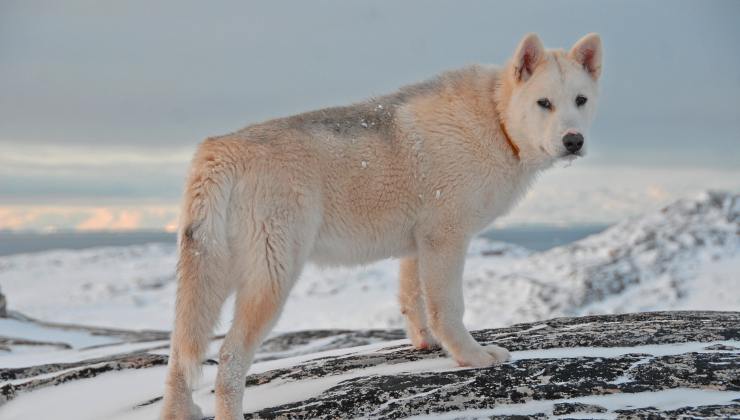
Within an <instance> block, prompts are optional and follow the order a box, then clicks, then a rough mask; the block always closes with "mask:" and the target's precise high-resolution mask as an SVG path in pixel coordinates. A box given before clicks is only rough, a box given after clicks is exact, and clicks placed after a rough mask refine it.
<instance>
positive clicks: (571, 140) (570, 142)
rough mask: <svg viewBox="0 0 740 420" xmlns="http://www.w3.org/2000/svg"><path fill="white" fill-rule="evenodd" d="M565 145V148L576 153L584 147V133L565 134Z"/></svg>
mask: <svg viewBox="0 0 740 420" xmlns="http://www.w3.org/2000/svg"><path fill="white" fill-rule="evenodd" d="M563 145H564V146H565V150H567V151H568V152H570V153H575V152H577V151H579V150H581V147H583V135H582V134H581V133H568V134H566V135H565V136H563Z"/></svg>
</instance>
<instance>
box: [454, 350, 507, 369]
mask: <svg viewBox="0 0 740 420" xmlns="http://www.w3.org/2000/svg"><path fill="white" fill-rule="evenodd" d="M508 360H511V355H510V354H509V351H508V350H506V349H505V348H503V347H499V346H485V347H484V346H478V347H475V348H472V349H470V350H468V351H465V352H464V353H463V354H460V355H456V356H455V361H456V362H457V364H459V365H460V366H468V367H474V368H481V367H487V366H492V365H496V364H499V363H503V362H506V361H508Z"/></svg>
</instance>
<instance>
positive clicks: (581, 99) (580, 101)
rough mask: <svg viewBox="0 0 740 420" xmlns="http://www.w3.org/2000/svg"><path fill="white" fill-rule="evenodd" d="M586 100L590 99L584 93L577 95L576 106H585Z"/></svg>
mask: <svg viewBox="0 0 740 420" xmlns="http://www.w3.org/2000/svg"><path fill="white" fill-rule="evenodd" d="M586 101H588V98H587V97H585V96H583V95H578V96H576V106H583V105H584V104H585V103H586Z"/></svg>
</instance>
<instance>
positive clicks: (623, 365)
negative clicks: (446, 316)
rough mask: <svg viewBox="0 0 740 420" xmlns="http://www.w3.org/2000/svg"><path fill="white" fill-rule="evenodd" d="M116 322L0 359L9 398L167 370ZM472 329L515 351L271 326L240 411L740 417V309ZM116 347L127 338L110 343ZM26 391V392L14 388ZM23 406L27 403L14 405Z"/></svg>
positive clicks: (203, 391) (153, 398)
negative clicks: (107, 340) (455, 352)
mask: <svg viewBox="0 0 740 420" xmlns="http://www.w3.org/2000/svg"><path fill="white" fill-rule="evenodd" d="M76 328H80V327H79V326H77V327H76ZM95 331H97V332H98V333H100V331H99V329H95ZM114 333H115V335H116V337H124V336H127V337H129V339H131V340H132V341H133V342H135V343H136V345H139V346H142V347H141V348H139V349H138V350H136V351H133V352H132V351H130V347H127V346H130V345H125V346H124V345H122V344H121V343H114V344H107V345H105V346H98V347H96V349H95V351H96V352H100V351H101V350H104V349H106V348H108V347H110V348H111V351H110V354H108V355H107V356H99V357H96V358H88V359H83V360H78V361H74V362H66V363H50V364H44V365H36V366H24V367H17V368H13V369H3V370H0V378H2V380H3V381H5V382H4V383H0V392H2V395H3V397H4V398H5V400H7V401H9V402H6V406H7V407H9V408H12V407H13V405H14V404H15V403H16V402H17V403H18V404H21V403H24V404H31V402H32V401H33V396H34V395H35V394H36V390H38V389H40V388H42V387H44V388H45V389H46V390H49V389H50V387H52V386H54V388H51V389H57V388H63V387H65V386H69V384H71V383H77V384H78V386H81V385H85V384H89V385H87V386H88V387H89V389H91V390H95V389H97V386H96V385H95V384H96V382H95V381H96V380H97V379H98V377H101V375H118V374H121V372H123V371H129V372H137V371H138V372H140V371H146V370H149V369H160V370H161V372H162V377H163V373H164V370H163V369H164V364H166V361H167V356H166V350H163V349H166V342H162V341H161V340H159V339H161V337H159V336H156V334H154V335H152V334H153V333H152V332H148V333H147V334H150V338H149V339H150V340H152V341H150V342H148V341H142V340H145V338H144V337H139V338H138V339H137V338H136V337H137V335H136V332H128V333H127V334H124V332H122V331H119V330H115V331H114ZM155 336H156V338H155ZM474 336H475V337H476V339H477V340H478V341H479V342H481V343H483V344H493V343H496V344H499V345H502V346H504V347H507V348H508V349H509V350H511V351H512V361H511V362H508V363H505V364H501V365H498V366H492V367H489V368H484V369H470V368H459V367H457V366H455V364H454V362H452V360H450V359H449V358H448V357H446V356H445V355H444V353H443V352H442V351H440V350H430V351H417V350H414V349H413V348H412V347H411V346H410V345H409V343H408V341H407V340H405V339H402V337H403V333H402V331H400V330H366V331H351V330H317V331H301V332H295V333H288V334H282V335H278V336H276V337H273V338H271V339H270V340H268V341H266V342H265V343H264V345H263V346H262V347H261V349H260V351H259V353H258V354H257V357H256V362H255V364H254V366H253V367H252V369H251V372H254V373H251V374H249V375H248V376H247V378H246V380H245V401H247V404H246V405H245V418H358V417H362V418H405V417H410V416H427V415H435V416H438V415H444V416H445V418H497V419H498V418H507V419H513V418H542V419H545V418H549V417H551V416H564V417H571V416H572V417H578V418H584V417H590V416H591V415H593V417H604V416H607V417H611V418H614V417H616V418H676V417H722V418H727V417H737V416H740V313H738V312H653V313H637V314H624V315H602V316H587V317H580V318H557V319H552V320H548V321H542V322H535V323H526V324H518V325H514V326H511V327H508V328H500V329H489V330H481V331H476V332H475V333H474ZM9 342H10V341H9ZM147 343H149V344H147ZM116 346H119V347H116ZM121 346H123V347H121ZM11 348H12V344H11ZM123 348H125V349H127V350H128V351H127V352H117V350H115V349H123ZM59 351H66V352H69V351H70V350H69V349H66V350H63V349H60V350H59ZM80 351H83V350H80ZM96 354H97V353H96ZM211 357H212V356H211ZM1 361H2V359H0V362H1ZM208 363H210V364H213V363H215V362H213V361H210V362H208ZM0 366H1V365H0ZM214 374H215V366H213V367H209V368H208V369H206V374H205V375H206V377H205V379H204V382H203V383H204V385H203V386H202V387H200V388H198V390H196V394H197V395H198V396H199V397H198V398H200V400H199V402H200V403H201V405H202V406H203V407H202V408H203V409H204V411H205V413H206V414H208V413H212V412H213V381H212V379H213V375H214ZM209 375H210V376H209ZM144 377H146V378H151V376H142V378H144ZM127 378H129V379H128V380H131V381H133V380H134V379H131V377H130V374H129V376H128V377H127ZM147 380H148V381H151V379H147ZM141 381H142V382H141V385H142V386H143V385H145V384H146V383H145V382H143V381H144V379H141ZM147 385H148V386H151V384H147ZM127 386H130V385H127ZM127 389H128V388H127ZM153 389H156V391H152V392H151V393H150V394H147V395H146V397H145V398H142V395H144V393H141V392H138V393H132V394H133V395H132V396H131V397H130V398H128V399H126V405H125V406H123V407H118V406H117V407H111V408H110V410H109V411H110V412H111V413H113V412H115V413H122V412H125V410H137V412H138V413H140V414H141V413H145V414H146V415H147V416H148V415H151V416H152V417H153V416H156V413H157V412H158V410H159V405H160V404H161V387H160V386H159V385H156V386H154V387H153ZM91 392H92V391H91ZM21 394H27V398H18V399H16V397H17V396H18V395H21ZM39 394H40V393H39ZM47 395H48V391H47ZM203 401H205V402H206V403H204V402H203ZM70 405H73V404H72V403H70ZM4 408H5V407H4ZM21 408H23V409H25V410H27V409H28V406H27V405H26V406H18V407H17V408H16V410H20V409H21ZM57 408H58V409H59V410H64V407H57ZM146 410H149V411H146ZM60 412H62V411H60ZM99 412H104V410H103V411H99ZM211 415H212V414H211ZM143 417H145V416H144V415H143V414H141V416H140V418H143ZM80 418H83V417H80ZM208 418H212V417H208Z"/></svg>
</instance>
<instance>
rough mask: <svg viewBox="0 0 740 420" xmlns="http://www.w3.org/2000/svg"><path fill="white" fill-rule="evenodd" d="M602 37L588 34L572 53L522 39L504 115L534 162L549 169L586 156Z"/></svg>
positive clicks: (509, 71)
mask: <svg viewBox="0 0 740 420" xmlns="http://www.w3.org/2000/svg"><path fill="white" fill-rule="evenodd" d="M601 56H602V49H601V39H600V38H599V35H597V34H593V33H592V34H588V35H586V36H584V37H583V38H581V39H580V40H579V41H578V42H576V43H575V45H574V46H573V48H571V50H570V51H569V52H567V53H566V52H565V51H562V50H545V48H544V47H543V46H542V42H541V41H540V39H539V38H538V37H537V35H535V34H529V35H527V36H525V37H524V39H522V41H521V42H520V43H519V46H518V47H517V49H516V53H515V54H514V57H513V58H512V60H511V61H510V62H509V63H508V64H507V66H506V67H505V68H504V69H503V74H502V75H501V78H500V85H499V88H498V89H497V95H498V98H497V104H498V108H499V109H498V111H499V115H500V116H501V120H502V123H503V125H504V127H505V130H506V131H507V132H508V135H509V136H510V138H511V140H512V141H513V142H514V144H516V146H518V147H519V149H520V156H521V159H522V160H523V161H526V162H528V163H532V164H536V165H543V166H549V165H550V164H552V163H554V162H555V161H557V160H561V159H565V160H571V159H574V158H576V157H578V156H583V155H584V154H585V151H586V146H587V144H588V131H589V127H590V125H591V121H592V120H593V117H594V113H595V111H596V102H597V99H598V81H599V76H600V75H601Z"/></svg>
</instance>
